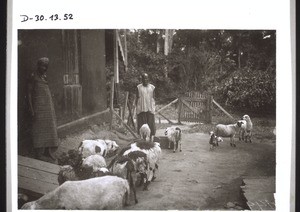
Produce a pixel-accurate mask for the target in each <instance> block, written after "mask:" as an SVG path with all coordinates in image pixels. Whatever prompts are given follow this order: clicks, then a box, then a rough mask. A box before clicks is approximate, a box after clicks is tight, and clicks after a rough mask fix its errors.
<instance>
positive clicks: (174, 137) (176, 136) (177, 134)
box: [165, 127, 181, 153]
mask: <svg viewBox="0 0 300 212" xmlns="http://www.w3.org/2000/svg"><path fill="white" fill-rule="evenodd" d="M165 135H166V136H167V138H168V140H169V149H170V148H171V143H173V144H174V149H173V152H174V153H175V151H176V150H177V149H178V144H179V151H180V152H181V129H180V128H179V127H168V128H167V129H166V130H165Z"/></svg>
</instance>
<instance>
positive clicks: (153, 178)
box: [151, 168, 156, 182]
mask: <svg viewBox="0 0 300 212" xmlns="http://www.w3.org/2000/svg"><path fill="white" fill-rule="evenodd" d="M155 179H156V176H155V168H154V169H153V177H152V179H151V181H152V182H153V181H154V180H155Z"/></svg>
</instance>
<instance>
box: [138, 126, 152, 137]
mask: <svg viewBox="0 0 300 212" xmlns="http://www.w3.org/2000/svg"><path fill="white" fill-rule="evenodd" d="M150 135H151V129H150V127H149V125H148V124H143V125H142V126H141V128H140V137H141V138H142V139H144V140H145V141H150Z"/></svg>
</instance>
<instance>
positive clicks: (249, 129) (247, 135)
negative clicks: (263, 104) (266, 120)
mask: <svg viewBox="0 0 300 212" xmlns="http://www.w3.org/2000/svg"><path fill="white" fill-rule="evenodd" d="M243 120H245V121H246V128H245V142H247V140H249V142H250V143H252V140H251V137H252V129H253V124H252V121H251V119H250V116H249V115H244V116H243Z"/></svg>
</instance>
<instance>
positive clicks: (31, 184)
mask: <svg viewBox="0 0 300 212" xmlns="http://www.w3.org/2000/svg"><path fill="white" fill-rule="evenodd" d="M18 187H19V188H22V189H26V190H29V191H33V192H35V193H38V194H42V195H44V194H46V193H48V192H50V191H53V190H54V189H55V188H57V187H58V184H53V183H46V182H41V181H38V180H35V179H31V178H26V177H22V176H18Z"/></svg>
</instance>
